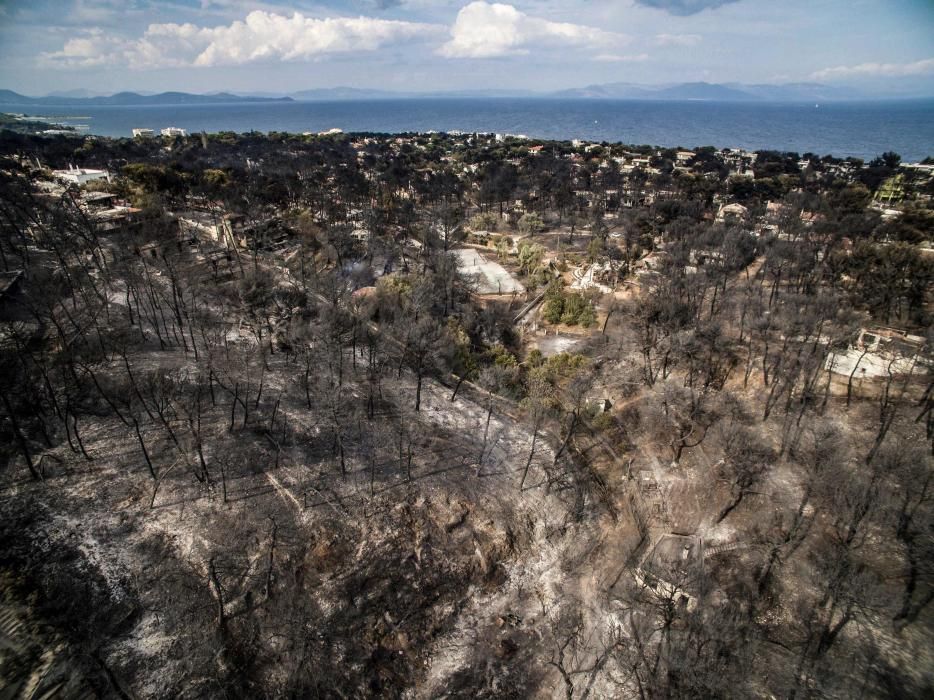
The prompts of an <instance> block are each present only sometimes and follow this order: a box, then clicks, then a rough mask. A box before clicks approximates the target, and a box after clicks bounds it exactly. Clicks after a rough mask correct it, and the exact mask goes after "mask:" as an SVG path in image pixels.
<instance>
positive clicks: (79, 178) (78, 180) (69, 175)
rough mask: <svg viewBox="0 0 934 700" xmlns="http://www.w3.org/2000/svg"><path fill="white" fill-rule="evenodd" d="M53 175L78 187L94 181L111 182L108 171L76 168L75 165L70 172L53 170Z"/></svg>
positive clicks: (71, 166)
mask: <svg viewBox="0 0 934 700" xmlns="http://www.w3.org/2000/svg"><path fill="white" fill-rule="evenodd" d="M52 175H54V176H55V177H57V178H58V179H59V180H63V181H65V182H72V183H74V184H76V185H83V184H84V183H86V182H92V181H93V180H107V182H110V173H109V172H108V171H106V170H95V169H93V168H76V167H75V166H73V165H70V166H68V170H53V171H52Z"/></svg>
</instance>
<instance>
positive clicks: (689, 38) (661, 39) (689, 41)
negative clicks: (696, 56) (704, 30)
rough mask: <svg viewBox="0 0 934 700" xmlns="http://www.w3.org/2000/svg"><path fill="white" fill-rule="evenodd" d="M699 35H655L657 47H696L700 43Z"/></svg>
mask: <svg viewBox="0 0 934 700" xmlns="http://www.w3.org/2000/svg"><path fill="white" fill-rule="evenodd" d="M701 38H702V37H701V35H700V34H656V35H655V44H656V45H657V46H697V45H698V44H699V43H700V42H701Z"/></svg>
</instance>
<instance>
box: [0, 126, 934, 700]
mask: <svg viewBox="0 0 934 700" xmlns="http://www.w3.org/2000/svg"><path fill="white" fill-rule="evenodd" d="M530 145H531V144H529V143H526V142H523V141H519V140H514V139H512V140H506V141H497V140H496V139H495V138H494V137H492V136H491V135H482V134H477V135H460V136H458V135H443V134H433V135H416V134H408V135H400V136H380V135H368V134H361V135H343V134H339V135H329V136H304V137H301V136H292V135H286V134H271V135H268V136H262V135H257V134H251V135H242V136H239V135H234V134H212V135H198V136H193V137H180V136H172V137H165V138H153V139H145V140H135V141H131V140H117V141H114V140H108V139H82V138H77V137H65V136H62V137H55V138H46V139H43V138H37V137H28V136H13V135H7V136H6V137H5V138H4V139H2V140H0V155H2V162H0V165H2V168H0V213H2V218H0V229H2V238H0V253H2V258H0V265H2V268H3V269H2V270H0V273H2V277H0V326H2V340H0V350H2V359H0V361H2V372H0V377H2V387H0V395H2V404H0V417H2V424H0V431H2V432H0V434H2V441H0V447H2V451H0V459H2V462H0V487H2V491H0V513H2V520H0V522H2V528H3V532H2V542H3V543H4V544H3V546H2V548H0V553H2V557H0V581H2V595H3V600H4V607H5V610H6V611H7V612H5V613H4V617H2V618H0V632H2V633H3V635H4V639H5V647H4V649H5V650H4V651H3V656H2V665H0V678H2V679H3V682H4V684H5V685H6V686H7V687H9V688H10V689H11V691H12V695H11V696H12V697H19V696H23V697H32V696H36V697H39V696H43V694H46V695H45V696H46V697H54V696H56V694H57V695H58V696H62V697H72V696H75V697H165V696H176V697H290V696H311V697H406V698H436V697H449V698H457V697H490V698H492V697H497V698H498V697H564V698H570V699H575V698H581V699H582V698H588V697H593V698H602V697H640V698H647V697H650V698H661V697H726V696H728V697H760V696H763V695H770V696H774V697H825V696H826V697H849V696H856V695H865V696H872V697H884V696H891V695H897V696H901V697H924V696H927V695H928V694H929V693H930V692H931V688H932V685H934V677H932V676H931V673H930V671H929V668H930V667H931V663H930V660H931V656H932V634H934V624H932V617H931V615H932V612H931V611H932V608H931V605H930V603H931V600H932V598H934V569H932V561H934V557H932V554H934V547H932V545H934V539H932V537H934V533H932V530H931V523H932V519H931V514H932V512H931V508H932V497H931V477H932V464H934V463H932V449H934V442H932V438H934V411H932V408H934V397H932V393H931V392H932V387H934V384H932V382H931V350H930V348H931V339H930V328H931V323H930V319H931V309H932V306H931V301H932V300H931V281H932V276H934V258H932V257H931V256H930V251H929V248H928V246H927V241H929V240H930V237H931V233H932V231H934V226H932V221H934V214H932V212H931V210H930V188H931V184H930V182H929V181H925V180H924V179H923V178H922V177H920V176H918V175H917V174H914V175H913V174H912V172H909V171H906V170H905V169H904V168H901V169H899V168H900V166H899V165H898V163H897V161H894V160H893V159H892V158H888V159H880V161H879V163H875V164H868V165H866V166H863V165H862V164H860V163H854V162H850V161H838V160H835V159H832V158H829V157H828V158H825V159H820V158H817V157H810V156H805V159H804V160H807V167H801V166H800V162H801V161H802V158H800V157H799V156H798V155H797V154H776V153H762V154H748V153H745V152H734V151H723V152H717V151H712V149H711V150H709V151H708V150H705V149H696V150H695V151H692V152H688V151H678V152H675V151H666V150H664V149H661V150H659V149H641V150H638V149H632V148H631V147H623V146H621V145H618V144H617V145H605V144H604V145H599V144H586V145H584V144H580V145H575V144H567V143H554V144H550V145H549V151H550V153H549V151H544V150H542V149H535V148H530ZM72 162H75V163H76V164H77V165H78V166H79V167H81V168H85V169H97V171H98V172H101V173H106V174H107V175H108V177H107V178H106V179H102V180H97V181H94V182H88V183H84V184H82V185H76V184H74V183H70V182H63V181H62V180H61V176H56V175H55V174H54V173H53V172H51V171H50V170H48V169H47V168H46V167H44V165H43V164H51V165H53V166H57V165H59V164H65V163H72ZM752 169H757V171H756V172H755V173H753V174H751V175H750V174H748V173H747V171H750V172H752ZM882 170H885V171H886V172H881V171H882ZM869 171H872V173H871V174H872V178H869ZM66 173H67V171H66ZM880 174H881V175H882V176H885V177H880ZM896 174H901V175H902V176H903V177H902V179H903V181H904V182H906V183H908V185H907V186H906V187H904V188H903V190H902V192H903V201H901V202H898V203H896V204H897V206H898V207H899V209H898V210H897V211H898V214H897V215H885V214H884V212H883V211H882V210H881V209H880V208H879V206H877V205H876V202H877V197H876V195H877V192H878V191H879V189H880V188H882V187H883V186H884V182H885V180H886V178H887V177H894V176H895V175H896ZM873 186H874V187H875V190H873V189H872V187H873ZM896 204H893V202H892V201H891V198H889V199H887V200H886V202H885V211H893V210H894V209H893V207H894V206H896Z"/></svg>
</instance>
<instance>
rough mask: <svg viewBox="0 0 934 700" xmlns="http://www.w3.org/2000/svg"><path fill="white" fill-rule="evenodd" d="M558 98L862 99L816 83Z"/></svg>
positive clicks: (583, 92)
mask: <svg viewBox="0 0 934 700" xmlns="http://www.w3.org/2000/svg"><path fill="white" fill-rule="evenodd" d="M553 94H554V95H555V96H558V97H577V98H593V99H615V100H709V101H719V102H752V101H775V102H810V101H813V100H818V101H820V100H823V101H831V100H856V99H861V98H865V95H863V94H862V93H860V92H859V91H857V90H853V89H851V88H845V87H835V86H831V85H821V84H819V83H785V84H783V85H744V84H741V83H727V84H720V83H681V84H679V85H635V84H632V83H604V84H602V85H589V86H587V87H584V88H572V89H570V90H561V91H559V92H556V93H553Z"/></svg>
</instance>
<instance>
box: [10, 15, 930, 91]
mask: <svg viewBox="0 0 934 700" xmlns="http://www.w3.org/2000/svg"><path fill="white" fill-rule="evenodd" d="M617 81H621V82H632V83H676V82H690V81H708V82H765V83H776V82H803V81H808V82H821V83H828V84H839V85H849V86H855V87H858V88H861V89H862V90H865V91H867V92H872V93H877V94H924V95H928V96H932V95H934V0H780V1H776V0H509V1H508V2H501V3H494V2H486V1H484V0H474V1H470V0H264V1H261V2H248V1H245V0H0V87H5V88H9V89H13V90H17V91H19V92H22V93H25V94H29V95H39V94H44V93H47V92H50V91H63V90H71V89H75V88H84V89H88V90H90V91H93V92H99V93H111V92H116V91H119V90H144V91H162V90H185V91H190V92H211V91H217V90H231V91H240V92H263V91H266V92H289V91H294V90H301V89H308V88H317V87H334V86H342V85H348V86H353V87H360V88H380V89H389V90H450V89H487V88H500V89H529V90H554V89H561V88H566V87H581V86H585V85H589V84H594V83H605V82H617Z"/></svg>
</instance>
